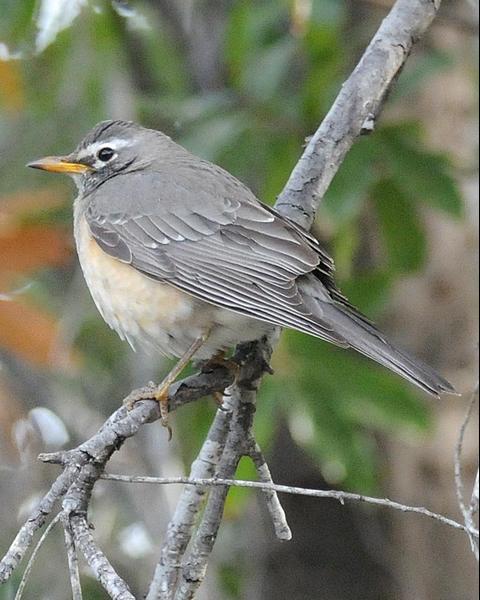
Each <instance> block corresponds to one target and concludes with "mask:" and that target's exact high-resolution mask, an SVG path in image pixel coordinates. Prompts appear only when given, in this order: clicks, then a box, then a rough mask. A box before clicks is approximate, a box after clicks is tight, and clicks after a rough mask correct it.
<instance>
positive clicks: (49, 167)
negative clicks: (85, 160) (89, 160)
mask: <svg viewBox="0 0 480 600" xmlns="http://www.w3.org/2000/svg"><path fill="white" fill-rule="evenodd" d="M27 167H32V169H42V171H50V172H52V173H68V174H72V173H74V174H75V173H86V172H87V171H92V167H89V166H88V165H84V164H82V163H79V162H69V161H68V160H67V159H66V158H64V157H62V156H46V157H45V158H40V159H39V160H34V161H33V162H31V163H28V164H27Z"/></svg>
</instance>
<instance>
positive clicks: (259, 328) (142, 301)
mask: <svg viewBox="0 0 480 600" xmlns="http://www.w3.org/2000/svg"><path fill="white" fill-rule="evenodd" d="M75 238H76V242H77V251H78V256H79V260H80V265H81V267H82V270H83V273H84V276H85V280H86V282H87V285H88V287H89V289H90V293H91V295H92V297H93V300H94V301H95V304H96V305H97V308H98V310H99V311H100V313H101V314H102V316H103V318H104V319H105V321H106V322H107V323H108V324H109V325H110V327H112V329H115V331H117V333H118V334H119V335H120V337H121V338H122V339H126V340H128V342H129V343H130V345H131V346H132V347H133V348H135V347H136V345H137V344H140V345H141V346H146V347H155V348H157V349H158V350H160V351H161V352H162V353H163V354H166V355H168V356H171V355H173V356H177V357H179V356H182V354H184V353H185V351H186V350H187V348H188V347H189V346H190V345H191V344H192V343H193V341H194V340H195V339H196V338H198V337H199V336H200V335H203V334H205V333H206V332H208V331H210V335H209V338H208V339H207V341H206V342H205V344H204V346H203V347H202V348H200V350H199V351H198V352H197V354H196V357H197V358H201V359H204V358H209V357H210V356H212V355H213V354H215V352H217V351H218V350H221V349H225V348H228V347H230V346H233V345H235V344H237V343H239V342H242V341H250V340H253V339H256V338H258V337H260V336H261V335H263V334H264V333H266V331H268V330H269V329H270V328H271V326H270V325H268V324H266V323H263V322H262V321H257V320H256V319H252V318H250V317H246V316H244V315H241V314H238V313H235V312H233V311H230V310H226V309H223V308H219V307H216V306H214V305H211V304H208V303H206V302H203V301H201V300H198V299H196V298H194V297H193V296H190V295H189V294H186V293H185V292H182V291H180V290H177V289H176V288H174V287H172V286H170V285H168V284H164V283H160V282H158V281H155V280H153V279H149V278H148V277H146V276H145V275H143V274H142V273H140V272H139V271H137V270H136V269H134V268H133V267H131V266H130V265H128V264H125V263H122V262H121V261H118V260H116V259H114V258H112V257H110V256H109V255H108V254H106V253H105V252H104V251H103V250H102V249H101V248H100V247H99V246H98V244H97V243H96V241H95V240H94V239H93V238H92V236H91V233H90V230H89V228H88V224H87V222H86V221H85V219H84V217H83V216H80V217H78V221H77V220H76V223H75Z"/></svg>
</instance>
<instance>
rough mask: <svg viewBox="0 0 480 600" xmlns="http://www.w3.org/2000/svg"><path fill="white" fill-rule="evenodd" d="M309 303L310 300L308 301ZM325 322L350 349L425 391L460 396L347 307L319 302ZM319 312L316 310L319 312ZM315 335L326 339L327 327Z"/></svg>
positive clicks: (320, 329)
mask: <svg viewBox="0 0 480 600" xmlns="http://www.w3.org/2000/svg"><path fill="white" fill-rule="evenodd" d="M305 300H307V299H305ZM315 303H316V304H317V309H320V313H321V319H322V322H326V323H328V324H329V325H330V326H331V328H332V329H333V330H334V331H335V333H336V334H338V335H339V337H341V338H342V340H344V341H345V342H346V344H347V345H348V346H350V347H351V348H354V349H355V350H357V351H358V352H360V353H361V354H364V355H365V356H368V357H369V358H371V359H373V360H374V361H376V362H378V363H379V364H381V365H383V366H385V367H387V368H388V369H390V370H391V371H393V372H395V373H397V374H398V375H401V376H402V377H404V378H405V379H407V380H408V381H410V382H412V383H413V384H415V385H416V386H418V387H419V388H421V389H422V390H424V391H426V392H428V393H429V394H432V395H434V396H437V397H438V396H439V395H440V394H441V393H450V394H456V393H457V392H456V391H455V389H454V387H453V386H452V385H451V384H450V383H449V382H448V381H447V380H446V379H444V378H443V377H441V376H440V375H438V374H437V373H436V372H435V371H434V370H433V369H432V368H430V367H429V366H428V365H426V364H424V363H423V362H422V361H420V360H418V359H416V358H414V357H413V356H410V355H409V354H408V353H407V352H405V351H404V350H400V349H399V348H396V347H395V346H393V345H392V344H391V343H390V342H389V341H388V340H387V339H386V338H385V336H384V335H383V334H382V333H381V332H380V331H379V330H378V329H376V327H375V326H374V325H373V324H372V323H370V322H369V321H368V320H367V319H366V318H363V317H362V315H361V314H359V313H357V312H356V311H355V310H354V309H352V308H350V307H349V306H348V305H347V304H343V303H340V302H338V301H333V302H332V301H329V302H325V301H322V300H319V299H318V298H316V299H315ZM315 312H316V311H315ZM310 333H312V334H313V335H318V337H324V335H323V333H324V330H323V328H319V331H318V332H315V331H311V332H310Z"/></svg>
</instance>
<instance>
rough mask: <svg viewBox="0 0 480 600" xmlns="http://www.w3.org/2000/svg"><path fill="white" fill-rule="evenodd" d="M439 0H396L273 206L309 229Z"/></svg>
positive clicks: (424, 28) (439, 2)
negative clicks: (344, 161)
mask: <svg viewBox="0 0 480 600" xmlns="http://www.w3.org/2000/svg"><path fill="white" fill-rule="evenodd" d="M440 4H441V0H397V2H396V3H395V5H394V7H393V8H392V10H391V11H390V13H389V14H388V16H387V17H386V18H385V20H384V21H383V23H382V24H381V26H380V28H379V29H378V31H377V33H376V34H375V36H374V38H373V39H372V41H371V42H370V44H369V46H368V48H367V49H366V50H365V53H364V54H363V56H362V58H361V60H360V62H359V63H358V65H357V66H356V68H355V70H354V71H353V73H352V74H351V75H350V77H349V78H348V79H347V81H346V82H345V83H344V84H343V86H342V89H341V91H340V93H339V94H338V96H337V98H336V100H335V102H334V103H333V105H332V107H331V109H330V110H329V112H328V114H327V116H326V117H325V119H324V120H323V122H322V124H321V125H320V127H319V128H318V129H317V131H316V132H315V133H314V134H313V136H312V137H311V138H310V140H309V142H308V145H307V147H306V149H305V151H304V153H303V154H302V156H301V158H300V160H299V161H298V163H297V165H296V166H295V168H294V169H293V171H292V173H291V175H290V178H289V180H288V182H287V185H286V186H285V188H284V190H283V191H282V193H281V194H280V196H279V197H278V200H277V203H276V207H277V208H278V210H279V211H280V212H282V213H283V214H284V215H286V216H288V217H290V218H291V219H293V220H294V221H296V222H297V223H298V224H299V225H302V226H303V227H304V228H305V229H309V228H310V226H311V224H312V222H313V219H314V217H315V212H316V210H317V208H318V204H319V202H320V201H321V199H322V197H323V195H324V194H325V192H326V191H327V188H328V186H329V185H330V182H331V181H332V179H333V177H334V175H335V173H336V172H337V171H338V168H339V167H340V165H341V164H342V162H343V160H344V158H345V155H346V154H347V152H348V151H349V150H350V148H351V147H352V145H353V144H354V142H355V140H356V139H357V138H358V136H359V135H360V134H362V133H370V132H371V131H372V130H373V128H374V126H375V123H376V121H377V118H378V115H379V113H380V110H381V108H382V105H383V102H384V100H385V98H386V97H387V94H388V92H389V90H390V88H391V86H392V84H393V83H394V82H395V80H396V78H397V76H398V75H399V73H400V71H401V70H402V67H403V65H404V64H405V61H406V60H407V58H408V55H409V53H410V51H411V49H412V46H413V45H414V43H415V42H416V41H417V40H418V39H419V38H420V37H421V36H422V35H423V33H424V32H425V31H426V30H427V29H428V27H429V25H430V23H431V22H432V21H433V19H434V17H435V15H436V13H437V11H438V9H439V7H440Z"/></svg>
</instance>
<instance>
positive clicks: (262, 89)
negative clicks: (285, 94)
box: [240, 36, 297, 102]
mask: <svg viewBox="0 0 480 600" xmlns="http://www.w3.org/2000/svg"><path fill="white" fill-rule="evenodd" d="M296 48H297V44H296V40H295V39H294V38H293V37H289V36H288V37H284V38H282V39H280V40H279V41H278V42H275V43H274V44H271V45H270V46H268V47H267V48H264V49H260V50H259V51H258V53H257V55H256V56H255V57H253V58H252V60H251V61H250V62H249V64H248V65H247V66H246V68H245V69H244V70H243V73H242V76H241V79H240V81H241V89H242V91H244V92H246V93H247V94H249V95H250V96H253V97H254V98H256V99H257V100H259V101H260V102H265V101H267V100H269V99H271V98H272V97H274V95H275V94H276V93H277V92H278V90H279V88H280V86H281V84H282V83H283V82H284V81H285V80H286V77H287V74H288V72H289V71H290V68H291V64H292V59H293V57H294V55H295V51H296Z"/></svg>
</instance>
